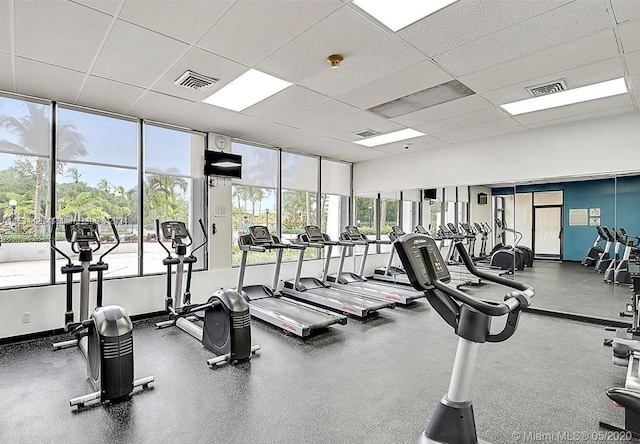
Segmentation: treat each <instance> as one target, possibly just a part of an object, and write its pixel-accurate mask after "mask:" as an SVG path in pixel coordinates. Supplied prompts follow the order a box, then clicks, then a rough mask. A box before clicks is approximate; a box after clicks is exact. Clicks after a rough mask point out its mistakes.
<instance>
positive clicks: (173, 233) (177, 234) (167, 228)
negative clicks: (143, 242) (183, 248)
mask: <svg viewBox="0 0 640 444" xmlns="http://www.w3.org/2000/svg"><path fill="white" fill-rule="evenodd" d="M162 235H163V236H164V238H165V239H166V240H175V239H186V238H187V237H189V233H188V231H187V226H186V225H185V223H184V222H180V221H177V220H169V221H166V222H162Z"/></svg>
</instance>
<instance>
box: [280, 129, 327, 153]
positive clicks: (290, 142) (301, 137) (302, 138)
mask: <svg viewBox="0 0 640 444" xmlns="http://www.w3.org/2000/svg"><path fill="white" fill-rule="evenodd" d="M317 138H318V135H317V134H313V133H310V132H307V131H296V132H294V133H292V134H289V135H287V136H284V137H280V138H278V139H275V140H273V142H272V144H273V146H277V147H280V148H292V149H293V148H296V147H299V146H301V145H303V144H305V143H309V142H310V141H311V140H314V139H317Z"/></svg>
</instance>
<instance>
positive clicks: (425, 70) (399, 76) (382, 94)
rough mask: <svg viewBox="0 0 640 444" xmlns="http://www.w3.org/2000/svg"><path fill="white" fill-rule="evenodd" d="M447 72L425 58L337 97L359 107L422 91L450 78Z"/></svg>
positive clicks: (367, 106) (368, 106)
mask: <svg viewBox="0 0 640 444" xmlns="http://www.w3.org/2000/svg"><path fill="white" fill-rule="evenodd" d="M452 79H453V77H451V76H450V75H449V74H447V73H446V72H445V71H443V70H442V69H440V68H439V67H438V66H436V64H435V63H433V62H431V61H429V60H425V61H424V62H420V63H416V64H415V65H412V66H410V67H408V68H405V69H403V70H400V71H397V72H395V73H393V74H390V75H388V76H386V77H383V78H381V79H378V80H376V81H374V82H371V83H368V84H366V85H364V86H362V87H360V88H357V89H355V90H352V91H349V92H348V93H345V94H341V95H339V96H338V97H337V98H338V99H339V100H342V101H343V102H347V103H349V104H351V105H354V106H357V107H359V108H363V109H366V108H371V107H372V106H375V105H379V104H381V103H385V102H388V101H390V100H394V99H397V98H398V97H403V96H406V95H407V94H412V93H414V92H418V91H422V90H424V89H427V88H431V87H432V86H436V85H440V84H442V83H445V82H448V81H449V80H452Z"/></svg>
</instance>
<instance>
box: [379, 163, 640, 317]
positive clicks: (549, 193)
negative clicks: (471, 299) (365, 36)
mask: <svg viewBox="0 0 640 444" xmlns="http://www.w3.org/2000/svg"><path fill="white" fill-rule="evenodd" d="M398 195H399V196H400V197H396V196H398ZM381 197H383V198H384V199H385V202H384V205H383V206H382V207H383V208H382V207H379V208H378V211H384V212H385V216H384V218H385V221H384V223H382V222H383V221H382V220H381V221H380V222H381V223H380V228H382V225H384V228H385V229H386V228H387V225H389V224H390V223H391V222H398V223H400V226H401V228H402V230H403V231H404V232H410V231H415V230H416V226H417V225H421V226H422V228H423V229H424V230H425V231H426V232H428V233H430V234H431V235H433V236H435V237H437V238H438V239H439V240H440V244H441V251H442V254H443V256H445V257H446V258H447V260H448V261H449V262H450V263H452V264H453V263H455V261H457V260H459V258H456V253H455V251H452V250H451V248H450V246H451V244H452V241H451V239H452V238H455V237H456V236H458V238H460V237H462V236H465V238H464V243H465V245H466V246H467V249H468V250H469V252H470V253H471V255H472V256H473V257H474V259H475V260H476V261H477V264H478V265H479V266H481V267H490V268H493V269H494V270H495V268H500V269H501V270H503V271H504V270H505V269H506V268H511V270H508V272H507V273H506V274H505V276H506V277H509V278H512V279H517V280H521V281H524V282H526V283H529V284H530V285H532V286H533V287H534V288H535V289H536V300H535V308H537V309H542V310H548V311H553V312H561V313H570V314H576V315H580V316H586V317H593V318H600V319H609V320H616V321H623V322H631V320H630V318H629V317H624V316H621V313H624V311H625V308H626V304H627V302H629V301H630V300H631V290H630V278H629V275H628V274H627V273H624V270H625V269H626V262H624V261H625V260H628V258H629V257H633V256H634V255H635V254H636V252H638V251H640V245H639V244H640V238H639V237H638V236H640V211H638V206H640V172H629V173H626V174H618V175H613V174H611V175H594V176H580V177H563V178H561V179H557V178H554V179H553V180H552V179H547V180H545V179H540V180H536V181H529V182H526V183H502V184H478V185H473V186H458V187H442V188H435V189H421V190H402V191H401V192H398V193H395V195H394V193H385V195H384V196H382V195H381ZM394 198H395V199H399V200H398V204H397V205H399V207H398V208H399V211H398V212H397V213H394V214H390V215H387V214H386V213H388V212H389V210H388V209H389V208H395V206H394V205H395V204H392V203H391V202H392V201H393V199H394ZM371 199H372V200H373V201H375V199H374V198H373V197H371ZM372 206H375V204H373V203H372ZM418 212H419V214H418ZM387 216H389V217H387ZM391 216H394V217H392V218H390V217H391ZM394 218H395V220H391V219H394ZM381 219H382V218H381ZM372 225H375V224H372ZM371 228H372V232H373V231H374V229H375V228H376V227H375V226H372V227H371ZM383 231H384V230H382V231H379V233H380V234H379V236H380V238H383V239H386V238H387V236H386V235H387V233H386V232H383ZM372 237H373V233H372ZM383 251H385V250H383ZM588 255H590V257H591V258H592V259H588V260H586V261H585V257H586V256H588ZM601 256H603V257H602V259H601ZM498 257H500V260H498ZM600 259H601V260H600ZM505 261H507V262H505ZM508 261H511V264H510V266H509V265H508ZM505 264H507V265H505ZM450 268H451V269H454V270H455V273H453V275H454V280H455V282H454V283H456V284H462V285H460V288H462V289H464V290H465V291H469V292H473V293H474V294H482V295H483V296H485V297H489V298H493V297H495V298H496V299H497V298H500V297H502V296H503V292H504V290H503V289H500V288H499V287H495V290H494V289H492V288H491V286H490V285H474V283H473V282H471V283H469V284H468V285H465V284H464V278H465V276H464V273H462V272H460V274H457V273H458V271H459V270H457V267H456V266H455V265H454V266H451V267H450ZM616 268H617V269H618V271H619V272H618V273H616Z"/></svg>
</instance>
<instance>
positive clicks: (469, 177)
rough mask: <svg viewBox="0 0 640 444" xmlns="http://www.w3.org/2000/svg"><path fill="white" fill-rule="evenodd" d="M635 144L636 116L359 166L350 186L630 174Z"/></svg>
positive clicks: (639, 165)
mask: <svg viewBox="0 0 640 444" xmlns="http://www.w3.org/2000/svg"><path fill="white" fill-rule="evenodd" d="M639 140H640V113H637V112H634V113H629V114H621V115H616V116H611V117H607V118H601V119H592V120H584V121H580V122H573V123H567V124H563V125H557V126H549V127H543V128H537V129H532V130H528V131H525V132H519V133H515V134H510V135H505V136H500V137H495V138H492V139H485V140H479V141H475V142H469V143H465V144H459V145H447V146H444V147H441V148H429V149H427V150H424V151H419V152H414V153H407V154H401V155H396V156H394V158H393V162H389V159H388V158H382V159H376V160H371V161H367V162H359V163H356V164H355V165H354V167H353V188H354V193H355V194H360V193H366V192H372V191H386V190H409V189H414V188H436V187H442V186H451V185H477V184H494V183H503V182H510V181H518V182H521V181H524V180H536V179H546V178H554V177H562V176H568V175H583V174H592V173H603V172H622V171H633V170H638V169H640V156H639V155H638V146H639V145H638V143H639V142H638V141H639ZM409 166H411V167H409Z"/></svg>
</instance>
